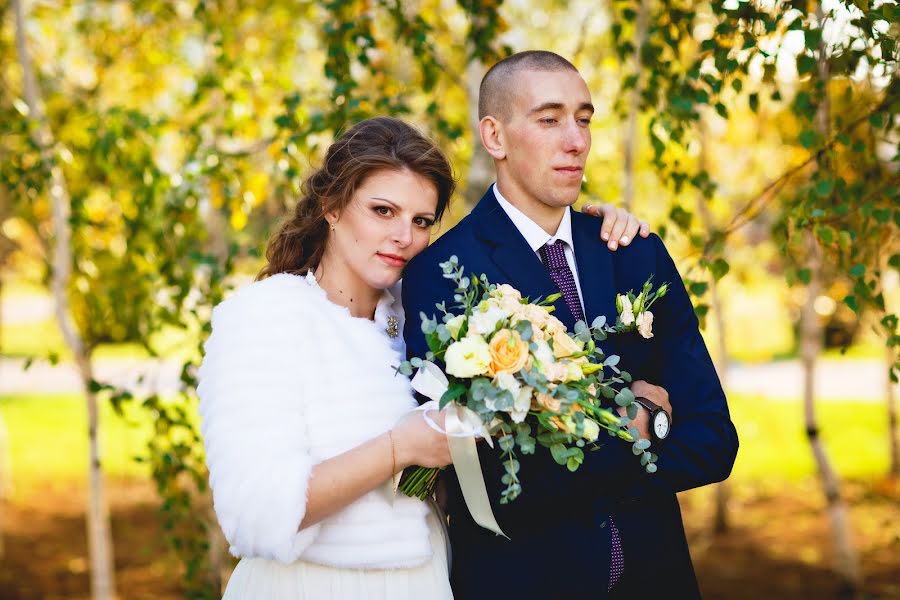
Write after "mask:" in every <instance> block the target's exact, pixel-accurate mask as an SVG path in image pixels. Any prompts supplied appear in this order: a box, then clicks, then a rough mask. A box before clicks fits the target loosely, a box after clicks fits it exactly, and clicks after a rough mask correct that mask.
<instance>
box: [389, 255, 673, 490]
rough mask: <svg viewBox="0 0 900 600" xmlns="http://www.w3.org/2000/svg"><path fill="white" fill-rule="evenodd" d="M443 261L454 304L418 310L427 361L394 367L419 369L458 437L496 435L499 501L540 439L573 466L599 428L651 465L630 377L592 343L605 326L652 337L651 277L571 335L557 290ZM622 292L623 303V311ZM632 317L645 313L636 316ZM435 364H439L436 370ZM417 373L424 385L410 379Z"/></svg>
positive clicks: (415, 484)
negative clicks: (501, 281)
mask: <svg viewBox="0 0 900 600" xmlns="http://www.w3.org/2000/svg"><path fill="white" fill-rule="evenodd" d="M440 266H441V268H442V270H443V273H444V277H445V278H447V279H452V280H453V281H454V282H455V283H456V290H455V296H454V299H455V301H456V302H457V303H458V309H459V310H458V311H456V312H451V311H448V310H447V309H446V307H445V306H444V305H443V304H441V305H438V309H439V310H440V311H441V312H442V313H443V317H442V318H441V319H440V321H438V320H437V319H435V318H428V317H427V316H426V315H425V314H424V313H422V314H421V319H422V332H423V333H424V334H425V338H426V341H427V344H428V348H429V351H428V353H427V355H426V357H425V359H422V358H419V357H416V358H412V359H411V360H409V361H405V362H403V363H401V365H400V366H399V367H398V371H399V372H400V373H403V374H405V375H411V374H412V373H413V370H414V369H418V370H419V373H418V374H417V375H416V377H415V378H414V379H413V387H414V388H416V389H417V391H420V392H423V393H425V394H426V395H428V396H429V397H431V398H433V400H434V401H436V405H434V404H432V406H431V408H433V409H443V408H445V407H446V406H448V405H451V408H452V409H453V410H451V411H449V412H448V413H447V419H448V423H449V422H450V417H451V415H452V418H453V420H454V422H455V423H456V426H455V428H456V429H455V431H462V432H463V433H462V435H461V436H460V437H468V438H469V439H471V438H472V436H473V435H474V436H477V437H482V438H484V439H485V441H486V442H487V443H488V444H490V445H491V447H493V446H494V438H496V442H497V445H498V446H499V451H500V452H501V453H502V457H503V465H504V469H505V474H504V475H503V477H502V483H503V484H504V485H505V486H506V488H505V490H504V491H503V492H502V493H501V498H500V502H501V503H504V504H505V503H507V502H510V501H512V500H515V499H516V497H518V495H519V494H520V493H521V491H522V484H521V482H520V481H519V462H518V460H517V456H518V453H519V452H521V453H522V454H533V453H534V452H535V451H536V449H537V446H542V447H544V448H546V449H547V450H548V451H549V452H550V453H551V455H552V456H553V459H554V460H555V461H556V462H557V463H558V464H560V465H561V466H564V467H566V468H568V469H569V470H570V471H575V470H577V469H578V468H579V466H580V465H581V464H582V462H583V461H584V456H585V455H584V452H585V450H586V449H587V450H590V449H591V448H595V447H596V446H597V442H598V439H599V437H600V435H601V431H602V430H605V431H606V432H607V433H608V435H609V436H611V437H615V438H619V439H621V440H623V441H625V442H630V443H631V444H632V451H633V453H634V454H635V455H636V456H637V457H639V460H640V462H641V464H642V465H643V466H644V468H645V469H646V470H647V471H648V472H650V473H653V472H654V471H656V464H654V463H655V461H656V455H654V454H652V453H650V452H648V448H649V447H650V441H649V440H646V439H640V438H639V436H638V431H637V429H636V428H634V427H633V426H632V427H629V421H630V420H631V419H633V418H634V417H635V415H636V414H637V406H636V404H633V402H634V395H633V394H632V392H631V390H629V389H628V386H627V384H628V383H629V382H630V381H631V376H630V375H629V374H628V372H626V371H623V370H621V369H620V368H619V367H618V364H619V357H618V356H616V355H610V356H605V355H604V354H603V352H602V351H601V350H600V349H599V348H598V347H597V342H601V341H603V340H605V339H606V337H607V335H608V334H609V333H618V332H622V331H627V330H632V329H638V330H640V331H641V333H642V335H644V334H648V335H652V334H650V333H649V331H650V322H652V314H650V316H649V317H646V316H645V315H646V314H647V313H648V312H649V311H646V308H648V307H649V305H650V304H651V303H652V302H653V301H654V300H655V299H657V298H659V297H661V296H662V295H664V294H665V292H666V286H665V285H664V286H661V287H660V288H659V289H658V290H657V291H656V292H653V291H652V287H651V285H650V282H649V281H648V282H647V283H646V284H645V286H644V289H643V290H642V291H641V293H640V294H638V295H634V294H632V293H629V294H627V295H623V296H621V297H620V300H619V304H620V306H619V316H618V318H617V321H616V323H615V324H614V325H608V324H607V323H606V318H605V317H603V316H601V317H598V318H597V319H595V320H594V322H593V323H592V324H591V325H590V326H588V325H587V324H586V323H584V322H582V321H579V322H578V323H576V325H575V331H574V332H568V331H567V330H566V327H565V325H563V323H562V322H561V321H560V320H559V319H557V318H556V317H554V316H553V315H552V314H551V313H552V312H553V306H552V303H553V302H555V301H556V300H557V299H558V298H559V296H560V295H559V294H555V295H553V296H549V297H547V298H544V299H543V300H540V301H535V302H530V301H529V300H528V299H527V298H523V297H522V295H521V294H520V293H519V292H518V291H517V290H516V289H515V288H513V287H512V286H509V285H492V284H490V283H489V282H488V281H487V279H486V277H485V276H484V275H482V276H481V277H477V276H471V277H470V276H467V275H466V274H465V273H464V268H463V267H461V266H460V265H459V264H458V261H457V258H456V257H455V256H453V257H451V258H450V260H449V261H447V262H444V263H441V265H440ZM622 298H624V300H625V302H627V303H628V307H629V308H630V311H628V314H624V315H623V309H624V307H623V306H622V305H621V302H622V300H621V299H622ZM636 315H641V316H642V318H641V320H640V323H638V322H637V320H638V319H637V316H636ZM623 316H624V319H623ZM648 321H649V322H648ZM644 323H646V325H642V324H644ZM645 337H647V335H645ZM432 361H441V362H443V363H444V369H443V371H441V370H440V369H439V368H438V367H437V366H436V365H435V364H434V363H433V362H432ZM607 373H608V375H607ZM423 378H425V379H428V385H424V384H422V383H420V382H419V381H417V380H420V379H423ZM435 383H437V384H438V385H437V386H435V385H434V384H435ZM426 388H428V390H430V391H427V390H426ZM617 388H618V389H617ZM435 389H436V390H437V391H435ZM603 399H606V400H607V401H608V403H612V402H614V403H615V404H616V405H618V406H623V407H626V410H627V413H626V414H627V415H628V417H620V416H619V415H618V413H617V412H615V411H613V410H611V409H610V408H606V407H603V406H601V402H602V400H603ZM430 404H431V403H430ZM426 414H427V412H426ZM432 423H433V421H432ZM433 426H434V425H433ZM449 434H450V433H449V432H448V435H449ZM451 441H452V438H451ZM471 443H472V446H473V448H474V443H473V442H471ZM451 450H452V444H451ZM457 470H458V471H459V465H457ZM438 472H439V469H429V468H424V467H417V468H415V469H413V470H412V472H409V471H408V472H407V473H405V474H404V477H403V478H402V480H401V482H400V486H399V489H400V490H401V491H402V492H403V493H405V494H406V495H408V496H414V497H419V498H423V499H424V498H426V497H427V496H428V495H430V494H431V492H432V489H433V487H434V483H435V481H436V479H437V474H438ZM481 482H482V486H481V487H482V489H483V480H481ZM464 491H465V490H464Z"/></svg>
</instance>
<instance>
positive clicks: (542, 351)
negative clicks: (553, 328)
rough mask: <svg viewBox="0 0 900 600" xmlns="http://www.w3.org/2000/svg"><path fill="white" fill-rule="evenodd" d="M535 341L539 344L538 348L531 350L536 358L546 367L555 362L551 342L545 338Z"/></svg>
mask: <svg viewBox="0 0 900 600" xmlns="http://www.w3.org/2000/svg"><path fill="white" fill-rule="evenodd" d="M535 343H536V344H537V349H536V350H532V351H531V353H532V354H533V355H534V358H535V360H537V361H538V362H539V363H541V365H542V366H545V367H546V366H547V365H550V364H553V362H554V360H555V359H554V358H553V350H551V349H550V344H548V343H547V342H546V341H543V340H537V341H535Z"/></svg>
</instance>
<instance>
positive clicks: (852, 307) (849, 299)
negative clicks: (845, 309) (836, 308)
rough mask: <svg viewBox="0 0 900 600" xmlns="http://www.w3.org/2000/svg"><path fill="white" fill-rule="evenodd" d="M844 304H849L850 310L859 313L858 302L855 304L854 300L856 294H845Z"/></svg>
mask: <svg viewBox="0 0 900 600" xmlns="http://www.w3.org/2000/svg"><path fill="white" fill-rule="evenodd" d="M844 304H846V305H847V306H849V307H850V310H852V311H853V312H855V313H859V304H857V302H856V296H853V295H850V296H847V297H846V298H844Z"/></svg>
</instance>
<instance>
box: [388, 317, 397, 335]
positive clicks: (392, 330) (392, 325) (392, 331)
mask: <svg viewBox="0 0 900 600" xmlns="http://www.w3.org/2000/svg"><path fill="white" fill-rule="evenodd" d="M387 334H388V337H392V338H395V337H397V336H398V335H400V321H398V320H397V317H395V316H394V315H390V316H388V318H387Z"/></svg>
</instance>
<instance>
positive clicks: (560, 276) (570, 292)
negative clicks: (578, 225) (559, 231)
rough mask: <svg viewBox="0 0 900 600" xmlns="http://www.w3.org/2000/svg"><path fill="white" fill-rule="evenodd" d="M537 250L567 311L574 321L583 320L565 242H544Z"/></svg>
mask: <svg viewBox="0 0 900 600" xmlns="http://www.w3.org/2000/svg"><path fill="white" fill-rule="evenodd" d="M538 252H540V253H541V260H543V261H544V266H545V267H547V270H548V271H549V272H550V279H552V280H553V283H555V284H556V287H558V288H559V291H560V292H562V295H563V299H564V300H565V301H566V306H568V307H569V312H571V313H572V316H573V317H575V320H576V321H584V320H585V319H584V311H583V310H582V309H581V300H579V298H578V288H577V287H576V286H575V278H574V277H573V276H572V270H571V269H569V263H568V262H567V261H566V243H565V242H563V241H559V240H557V241H556V242H554V243H552V244H544V245H543V246H541V248H540V250H538Z"/></svg>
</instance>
